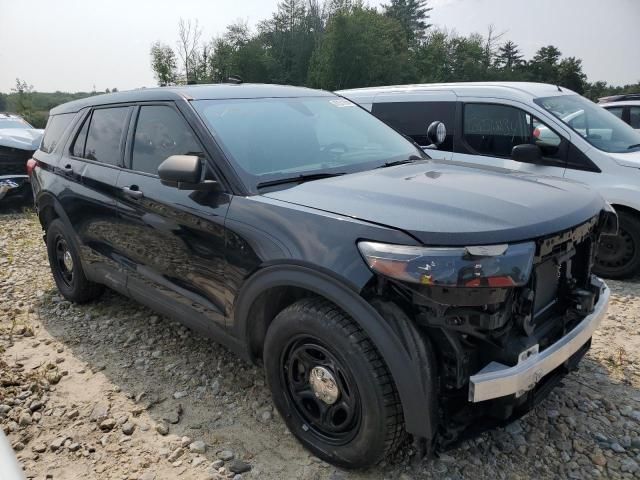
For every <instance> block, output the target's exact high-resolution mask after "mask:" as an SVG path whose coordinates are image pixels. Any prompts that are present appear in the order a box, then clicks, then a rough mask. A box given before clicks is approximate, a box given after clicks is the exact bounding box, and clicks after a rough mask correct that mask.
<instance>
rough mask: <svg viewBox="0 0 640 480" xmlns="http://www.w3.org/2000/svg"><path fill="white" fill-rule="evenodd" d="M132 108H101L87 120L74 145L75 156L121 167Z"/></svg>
mask: <svg viewBox="0 0 640 480" xmlns="http://www.w3.org/2000/svg"><path fill="white" fill-rule="evenodd" d="M129 108H130V107H113V108H100V109H97V110H94V111H93V113H92V114H91V118H90V119H87V120H86V121H85V123H84V125H83V126H82V129H81V130H80V133H79V134H78V136H77V137H76V140H75V142H74V144H73V155H74V156H76V157H82V158H86V159H87V160H95V161H97V162H102V163H106V164H109V165H120V158H121V156H122V141H123V132H124V130H125V127H126V121H127V118H128V114H129Z"/></svg>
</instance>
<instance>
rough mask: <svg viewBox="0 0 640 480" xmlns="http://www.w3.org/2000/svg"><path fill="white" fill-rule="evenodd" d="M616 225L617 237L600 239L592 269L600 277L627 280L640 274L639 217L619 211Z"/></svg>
mask: <svg viewBox="0 0 640 480" xmlns="http://www.w3.org/2000/svg"><path fill="white" fill-rule="evenodd" d="M618 223H619V231H618V235H617V236H615V237H607V236H603V237H601V239H600V247H599V249H598V255H597V257H596V264H595V266H594V269H593V271H594V273H595V274H596V275H598V276H600V277H604V278H611V279H619V278H628V277H631V276H633V275H634V274H636V273H639V272H640V217H638V216H637V215H632V214H630V213H628V212H624V211H621V212H618Z"/></svg>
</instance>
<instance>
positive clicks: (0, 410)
mask: <svg viewBox="0 0 640 480" xmlns="http://www.w3.org/2000/svg"><path fill="white" fill-rule="evenodd" d="M10 411H11V407H10V406H9V405H0V417H4V416H5V415H6V414H7V413H9V412H10Z"/></svg>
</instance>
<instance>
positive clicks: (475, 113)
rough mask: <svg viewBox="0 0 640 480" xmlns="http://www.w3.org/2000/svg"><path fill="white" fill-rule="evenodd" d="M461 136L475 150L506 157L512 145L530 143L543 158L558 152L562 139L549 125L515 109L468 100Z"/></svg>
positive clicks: (483, 153) (555, 155)
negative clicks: (540, 151) (539, 151)
mask: <svg viewBox="0 0 640 480" xmlns="http://www.w3.org/2000/svg"><path fill="white" fill-rule="evenodd" d="M462 136H463V139H464V141H465V142H466V144H467V145H468V146H469V147H471V148H472V149H473V150H474V151H475V152H477V153H479V154H482V155H490V156H494V157H507V158H508V157H510V156H511V150H513V147H515V146H516V145H522V144H525V143H534V144H536V145H538V146H539V147H540V149H541V150H542V154H543V156H545V157H557V156H558V155H559V154H560V144H561V142H562V138H561V137H560V136H559V135H558V134H556V133H555V132H554V131H553V130H551V128H549V127H548V126H547V125H545V124H544V123H542V122H541V121H540V120H538V119H537V118H535V117H532V116H531V115H530V114H528V113H527V112H525V111H524V110H520V109H519V108H515V107H510V106H508V105H493V104H481V103H475V104H474V103H470V104H467V105H465V107H464V120H463V127H462Z"/></svg>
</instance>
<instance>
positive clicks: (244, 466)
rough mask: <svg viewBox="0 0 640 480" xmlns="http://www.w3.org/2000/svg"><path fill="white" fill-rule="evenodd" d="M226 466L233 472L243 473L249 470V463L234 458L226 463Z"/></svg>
mask: <svg viewBox="0 0 640 480" xmlns="http://www.w3.org/2000/svg"><path fill="white" fill-rule="evenodd" d="M227 468H228V469H229V471H231V472H233V473H244V472H248V471H249V470H251V465H249V464H248V463H246V462H243V461H242V460H239V459H237V458H236V459H235V460H233V461H232V462H231V463H229V465H227Z"/></svg>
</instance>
